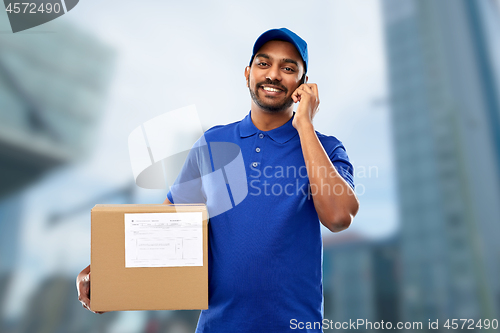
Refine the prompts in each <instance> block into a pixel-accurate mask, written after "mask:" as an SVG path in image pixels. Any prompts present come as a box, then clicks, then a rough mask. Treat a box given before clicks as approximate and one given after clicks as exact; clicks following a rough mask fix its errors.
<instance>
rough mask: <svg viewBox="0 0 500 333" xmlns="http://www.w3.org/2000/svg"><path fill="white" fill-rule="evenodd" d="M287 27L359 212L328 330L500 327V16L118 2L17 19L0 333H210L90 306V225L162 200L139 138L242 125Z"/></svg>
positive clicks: (348, 6) (356, 4)
mask: <svg viewBox="0 0 500 333" xmlns="http://www.w3.org/2000/svg"><path fill="white" fill-rule="evenodd" d="M282 26H286V27H288V28H290V29H291V30H293V31H295V32H297V33H298V34H299V35H300V36H302V37H303V38H304V39H305V40H306V41H307V42H308V44H309V52H310V68H309V70H308V75H309V81H310V82H315V83H317V84H318V87H319V93H320V98H321V112H320V113H319V114H318V115H317V117H316V118H315V125H316V129H317V130H318V131H320V132H322V133H325V134H329V135H334V136H336V137H337V138H339V139H340V140H341V141H342V142H343V143H344V145H345V147H346V149H347V152H348V154H349V156H350V158H351V160H352V162H353V164H354V167H355V183H356V185H357V193H358V196H359V199H360V202H361V210H360V212H359V214H358V216H357V217H356V219H355V221H354V223H353V225H352V227H351V228H349V229H348V230H347V231H344V232H341V233H338V234H331V233H328V232H326V231H325V232H324V233H323V239H324V292H325V318H327V319H329V320H332V321H334V322H335V321H338V322H343V321H349V319H351V320H357V319H364V320H368V321H372V322H376V321H379V322H380V321H381V320H384V321H385V322H387V321H390V322H392V323H394V324H395V323H396V322H398V321H402V322H406V321H409V322H417V321H418V322H422V323H423V328H424V329H423V330H419V331H426V328H427V323H428V321H429V320H431V321H435V320H439V321H440V327H441V328H442V324H443V323H444V322H445V321H446V320H447V319H460V318H467V319H473V320H475V323H477V321H478V320H479V319H482V320H484V319H489V320H492V319H495V318H496V319H497V320H500V241H498V239H499V238H500V173H499V170H500V1H499V0H380V1H379V0H325V1H314V2H309V3H305V2H303V1H295V0H292V1H286V2H285V1H273V2H266V3H239V2H230V1H222V0H218V1H211V2H203V1H192V2H189V3H187V2H160V1H141V2H128V3H126V2H123V1H116V0H109V1H106V2H104V3H102V2H93V3H91V2H89V1H82V2H80V3H79V4H78V6H77V7H75V8H74V9H73V10H72V11H71V12H69V13H67V14H66V15H64V16H63V17H61V18H58V19H56V20H54V21H52V22H49V23H47V24H44V25H41V26H39V27H36V28H33V29H29V30H26V31H24V32H20V33H16V34H12V32H11V30H10V26H9V23H8V19H7V15H6V13H5V12H3V11H2V12H0V170H1V173H0V332H6V333H7V332H8V333H28V332H29V333H32V332H33V333H35V332H44V333H49V332H64V333H66V332H75V333H76V332H110V333H113V332H116V333H128V332H130V333H133V332H145V333H156V332H173V333H183V332H194V328H195V327H196V322H197V318H198V314H199V312H198V311H149V312H147V311H145V312H115V313H106V314H103V315H96V314H92V313H90V312H89V311H87V310H85V309H83V308H82V307H81V305H80V303H79V301H78V299H77V292H76V287H75V278H76V276H77V274H78V273H79V272H80V270H82V269H83V268H84V267H86V266H87V265H88V264H89V263H90V209H91V208H92V207H93V206H94V205H95V204H97V203H161V202H163V200H164V199H165V196H166V191H164V190H144V189H141V188H139V187H137V186H136V185H135V184H134V180H133V175H132V171H131V167H130V162H129V157H128V150H127V137H128V134H129V133H130V132H131V131H132V130H133V129H134V128H136V127H137V126H139V125H140V124H142V123H143V122H144V121H147V120H149V119H151V118H153V117H155V116H157V115H160V114H163V113H165V112H167V111H170V110H174V109H176V108H180V107H183V106H186V105H191V104H196V106H197V109H198V113H199V117H200V119H201V122H202V125H203V128H204V129H208V128H210V127H211V126H214V125H217V124H226V123H230V122H233V121H237V120H240V119H242V118H243V117H244V116H245V115H246V114H247V113H248V110H249V108H250V99H249V94H248V90H247V88H246V86H245V81H244V77H243V71H244V68H245V66H246V65H247V64H248V61H249V58H250V55H251V47H252V45H253V43H254V41H255V39H256V38H257V37H258V36H259V34H260V33H262V32H263V31H265V30H267V29H270V28H276V27H282ZM360 331H367V330H365V329H361V330H360ZM456 331H460V330H456ZM468 331H470V330H468ZM491 331H494V330H491Z"/></svg>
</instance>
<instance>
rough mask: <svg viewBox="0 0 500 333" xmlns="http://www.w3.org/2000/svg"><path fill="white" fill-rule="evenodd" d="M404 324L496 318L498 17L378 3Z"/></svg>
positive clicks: (451, 1) (490, 9)
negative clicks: (398, 228)
mask: <svg viewBox="0 0 500 333" xmlns="http://www.w3.org/2000/svg"><path fill="white" fill-rule="evenodd" d="M382 8H383V15H384V24H385V37H386V52H387V64H388V70H389V74H388V75H389V76H388V79H389V86H390V94H391V96H390V106H391V120H392V126H393V139H394V147H395V155H396V166H397V182H398V189H397V190H398V197H399V209H400V221H401V250H402V253H401V259H402V290H401V291H402V300H401V301H402V316H403V319H404V320H411V321H414V320H419V321H422V322H427V321H428V319H432V320H434V319H439V320H440V321H441V320H443V322H444V321H446V319H450V318H471V319H476V320H477V319H481V318H483V319H484V318H499V317H500V311H499V309H500V242H499V241H498V238H499V236H500V223H499V222H500V205H499V203H500V177H499V170H500V107H499V105H500V99H499V95H500V94H499V87H500V85H499V81H498V80H499V76H498V74H499V73H500V66H499V65H500V63H499V61H500V56H499V55H500V49H499V47H500V11H499V10H498V8H499V6H498V2H497V1H495V0H484V1H483V0H481V1H472V0H439V1H435V0H418V1H416V0H383V2H382Z"/></svg>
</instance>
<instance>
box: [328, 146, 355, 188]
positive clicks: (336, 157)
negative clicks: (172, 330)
mask: <svg viewBox="0 0 500 333" xmlns="http://www.w3.org/2000/svg"><path fill="white" fill-rule="evenodd" d="M327 153H328V157H329V158H330V161H332V164H333V166H334V167H335V169H337V171H338V173H339V174H340V175H341V176H342V178H344V179H345V181H346V182H347V183H348V184H349V185H350V186H351V188H352V189H354V168H353V166H352V164H351V162H350V161H349V156H347V152H346V150H345V148H344V146H343V145H342V143H340V144H338V145H336V146H335V147H334V148H333V149H331V151H330V152H329V151H327Z"/></svg>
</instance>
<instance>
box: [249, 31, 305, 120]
mask: <svg viewBox="0 0 500 333" xmlns="http://www.w3.org/2000/svg"><path fill="white" fill-rule="evenodd" d="M303 74H304V65H303V62H302V58H301V57H300V54H299V52H298V51H297V49H296V48H295V46H293V44H291V43H288V42H284V41H279V40H272V41H269V42H267V43H266V44H264V45H263V46H262V47H261V48H260V50H259V51H258V52H257V53H256V55H255V58H254V59H253V61H252V65H251V67H247V68H246V69H245V77H246V79H247V85H248V89H249V90H250V95H251V97H252V100H253V102H254V103H255V104H256V105H257V106H259V107H260V108H261V109H263V110H265V111H269V112H280V111H283V110H286V109H288V108H289V107H290V106H291V105H292V104H293V100H292V98H291V96H292V93H293V92H294V91H295V89H297V88H298V86H299V85H300V79H301V78H302V76H303Z"/></svg>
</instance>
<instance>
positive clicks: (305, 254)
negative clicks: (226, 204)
mask: <svg viewBox="0 0 500 333" xmlns="http://www.w3.org/2000/svg"><path fill="white" fill-rule="evenodd" d="M292 119H293V118H292ZM292 119H291V120H290V121H288V122H287V123H286V124H284V125H283V126H281V127H279V128H276V129H274V130H271V131H267V132H263V131H260V130H259V129H257V128H256V127H255V126H254V124H253V123H252V120H251V117H250V114H248V115H247V116H246V117H245V118H244V119H243V120H242V121H240V122H236V123H232V124H229V125H225V126H216V127H213V128H211V129H209V130H208V131H207V132H206V133H205V135H204V137H203V138H202V139H200V141H199V142H198V143H197V145H195V147H196V146H198V147H207V146H203V144H201V143H205V142H206V143H207V144H208V147H210V143H212V142H232V143H235V144H237V145H238V146H239V147H240V149H241V153H242V156H243V161H244V166H245V168H244V169H245V173H246V175H244V177H246V179H247V184H248V194H247V196H246V197H245V198H244V199H243V201H241V202H240V203H239V204H236V205H235V203H234V202H233V201H234V200H233V201H232V204H233V207H232V209H229V210H227V211H225V212H223V213H221V214H219V215H217V216H214V217H212V216H211V217H210V223H209V229H208V232H209V233H208V236H209V242H208V244H209V251H208V264H209V267H208V268H209V308H208V310H203V311H202V312H201V315H200V318H199V322H198V327H197V330H196V332H205V333H208V332H217V333H223V332H231V333H233V332H290V331H296V330H292V329H291V327H290V320H292V319H296V320H297V322H321V320H322V318H323V285H322V241H321V232H320V222H319V219H318V215H317V213H316V210H315V208H314V204H313V199H312V196H311V194H310V193H309V192H308V186H309V180H308V177H307V172H306V170H305V162H304V158H303V155H302V150H301V146H300V141H299V135H298V132H297V131H296V130H295V128H294V127H293V126H292ZM317 135H318V137H319V139H320V141H321V143H322V145H323V147H324V148H325V151H326V152H327V154H328V156H329V157H330V159H331V160H332V162H333V165H334V166H335V168H336V169H337V170H338V171H339V173H340V174H341V175H342V176H343V177H344V179H345V180H346V181H347V182H348V183H349V184H350V185H351V186H352V187H353V188H354V184H353V178H352V176H353V167H352V165H351V163H350V162H349V158H348V156H347V153H346V150H345V148H344V147H343V145H342V143H341V142H340V141H339V140H337V139H336V138H335V137H333V136H325V135H322V134H320V133H317ZM257 147H258V148H260V151H259V152H257V151H256V148H257ZM205 154H207V150H206V149H205V148H201V149H197V150H195V153H193V155H194V156H191V157H192V158H188V160H187V162H186V163H185V165H184V168H183V170H182V171H181V173H180V174H179V176H178V179H177V181H176V185H179V184H182V183H183V182H186V181H192V180H193V179H194V178H196V177H198V179H200V177H201V176H203V175H204V174H206V173H207V171H206V170H205V171H203V170H202V171H200V170H199V169H204V168H206V165H207V164H209V163H210V164H212V167H213V159H211V160H210V162H208V159H206V158H201V157H200V156H202V155H205ZM208 155H210V152H208ZM193 161H194V162H193ZM254 162H256V163H257V166H256V167H254V166H253V163H254ZM212 171H214V170H213V169H212ZM229 183H231V182H230V181H229ZM212 185H213V184H212ZM229 185H230V184H229ZM207 186H208V185H205V181H201V182H198V183H197V184H195V185H193V186H190V187H187V188H186V189H187V190H185V188H182V187H180V186H177V187H176V186H173V187H172V188H171V190H170V192H169V193H168V198H169V200H170V201H171V202H173V203H188V202H200V201H202V202H204V201H203V200H209V199H210V198H207V193H210V190H209V189H208V188H207ZM229 188H230V186H229V187H228V188H227V189H229ZM280 190H281V193H279V192H280ZM212 191H213V190H212ZM181 192H185V193H181ZM230 192H231V191H230ZM233 192H234V191H233ZM174 199H176V201H174ZM301 331H302V332H321V331H322V330H321V329H316V330H301Z"/></svg>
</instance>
